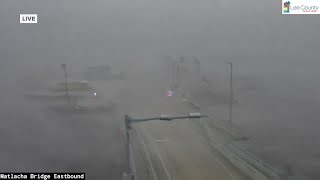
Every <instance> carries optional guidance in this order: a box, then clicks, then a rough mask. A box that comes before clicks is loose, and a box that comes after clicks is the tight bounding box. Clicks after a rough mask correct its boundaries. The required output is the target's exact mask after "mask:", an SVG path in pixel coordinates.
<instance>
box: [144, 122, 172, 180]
mask: <svg viewBox="0 0 320 180" xmlns="http://www.w3.org/2000/svg"><path fill="white" fill-rule="evenodd" d="M141 128H142V129H143V131H144V132H145V134H146V135H147V136H148V135H150V133H148V132H147V130H146V129H145V128H144V127H143V126H141ZM149 137H151V135H150V136H149ZM150 143H153V142H152V141H150ZM153 148H154V150H155V152H156V154H157V155H158V157H159V159H160V162H161V164H162V166H163V168H164V171H165V172H166V174H167V176H168V179H169V180H171V176H170V174H169V171H168V169H167V167H166V165H165V164H164V162H163V159H162V157H161V155H160V153H159V151H158V150H157V148H156V147H155V146H153Z"/></svg>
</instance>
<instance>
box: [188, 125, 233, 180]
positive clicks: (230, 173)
mask: <svg viewBox="0 0 320 180" xmlns="http://www.w3.org/2000/svg"><path fill="white" fill-rule="evenodd" d="M190 129H191V131H192V132H194V133H195V134H197V135H198V136H199V137H200V138H201V139H202V140H203V141H205V140H204V138H203V137H202V135H200V134H199V133H198V132H197V131H195V130H194V129H192V128H190ZM205 151H206V153H207V154H209V156H210V157H211V158H212V159H214V160H215V161H216V162H217V163H218V164H220V166H221V167H222V168H224V169H225V170H226V171H227V172H228V173H229V175H230V176H231V177H232V179H233V180H237V179H238V178H236V177H235V176H234V175H233V173H232V172H231V171H230V170H229V169H228V168H227V167H226V166H225V165H224V164H223V163H222V162H221V161H219V160H218V159H217V158H216V157H214V155H213V154H212V153H211V152H210V151H209V150H208V149H205Z"/></svg>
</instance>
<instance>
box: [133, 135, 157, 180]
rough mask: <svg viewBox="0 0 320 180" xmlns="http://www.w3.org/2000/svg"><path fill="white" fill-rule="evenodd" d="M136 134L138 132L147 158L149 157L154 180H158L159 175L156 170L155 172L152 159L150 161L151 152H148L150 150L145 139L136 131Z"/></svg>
mask: <svg viewBox="0 0 320 180" xmlns="http://www.w3.org/2000/svg"><path fill="white" fill-rule="evenodd" d="M135 132H136V134H137V136H138V138H139V139H140V141H141V143H142V145H143V149H144V151H145V152H146V156H147V159H148V162H149V163H150V168H151V173H152V175H153V179H154V180H158V178H157V175H156V173H155V170H154V167H153V164H152V161H151V159H150V154H149V152H148V150H147V146H146V144H145V142H144V140H143V138H142V137H141V135H140V133H138V131H135Z"/></svg>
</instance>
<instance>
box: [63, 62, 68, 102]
mask: <svg viewBox="0 0 320 180" xmlns="http://www.w3.org/2000/svg"><path fill="white" fill-rule="evenodd" d="M61 67H62V69H63V71H64V81H65V90H66V98H67V101H68V103H69V88H68V80H67V64H61Z"/></svg>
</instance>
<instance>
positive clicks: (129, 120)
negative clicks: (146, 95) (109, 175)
mask: <svg viewBox="0 0 320 180" xmlns="http://www.w3.org/2000/svg"><path fill="white" fill-rule="evenodd" d="M202 117H208V116H205V115H201V114H200V113H189V114H188V115H187V116H171V117H170V116H166V115H162V116H160V117H155V118H145V119H133V118H131V117H129V116H128V115H125V116H124V123H125V131H126V138H127V139H126V162H127V167H126V171H127V172H126V173H125V174H126V176H127V177H128V176H129V177H130V178H129V179H130V180H134V174H133V172H132V169H131V166H130V164H131V163H130V133H129V130H131V129H132V123H139V122H144V121H153V120H162V121H172V120H175V119H191V118H202Z"/></svg>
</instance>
